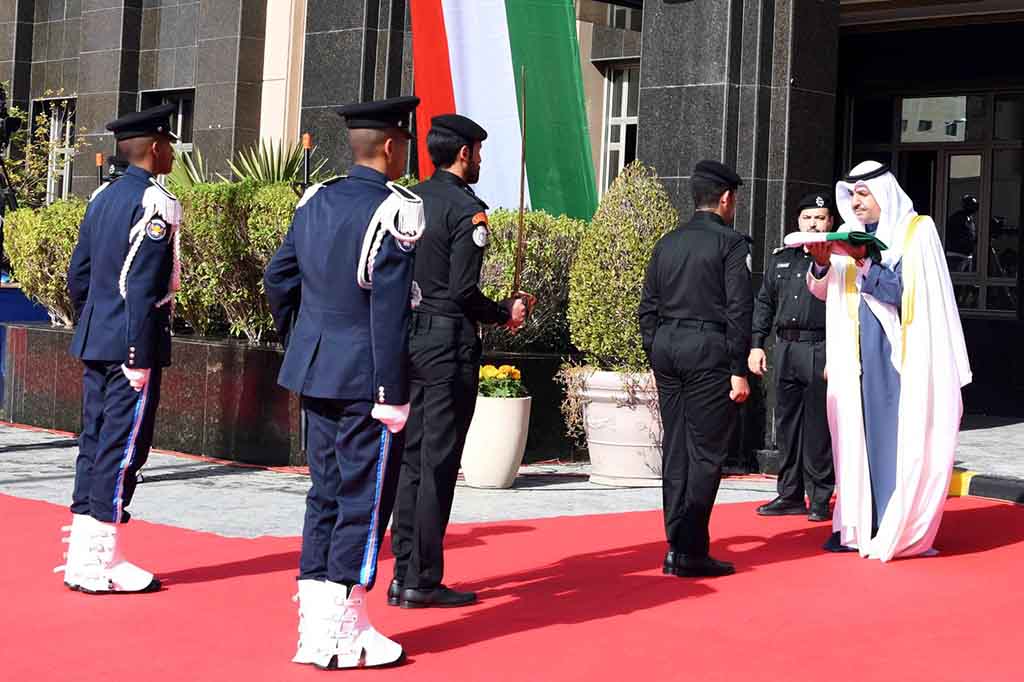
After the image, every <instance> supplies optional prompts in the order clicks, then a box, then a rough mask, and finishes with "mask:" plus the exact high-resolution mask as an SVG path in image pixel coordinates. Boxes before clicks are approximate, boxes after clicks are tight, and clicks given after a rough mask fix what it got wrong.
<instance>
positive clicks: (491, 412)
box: [462, 365, 531, 488]
mask: <svg viewBox="0 0 1024 682" xmlns="http://www.w3.org/2000/svg"><path fill="white" fill-rule="evenodd" d="M530 401H531V398H530V396H528V395H526V388H525V387H524V386H523V382H522V374H521V373H520V372H519V370H518V369H516V368H515V367H513V366H511V365H502V366H500V367H495V366H494V365H484V366H483V367H481V368H480V390H479V392H478V394H477V398H476V411H475V412H474V414H473V421H472V422H471V423H470V425H469V433H468V434H467V435H466V445H465V447H464V448H463V449H462V475H463V477H464V478H465V480H466V485H469V486H472V487H474V488H511V487H512V483H513V481H515V479H516V473H517V472H518V471H519V465H520V464H522V462H523V452H524V451H525V450H526V435H527V433H528V432H529V428H530ZM496 434H504V437H496Z"/></svg>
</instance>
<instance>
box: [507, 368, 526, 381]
mask: <svg viewBox="0 0 1024 682" xmlns="http://www.w3.org/2000/svg"><path fill="white" fill-rule="evenodd" d="M509 375H510V376H511V377H512V378H513V379H515V380H516V381H519V380H520V379H522V378H523V374H522V372H520V371H519V370H518V369H516V368H515V367H513V368H512V371H511V372H509Z"/></svg>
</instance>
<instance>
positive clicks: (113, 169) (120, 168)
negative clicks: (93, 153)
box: [107, 154, 131, 175]
mask: <svg viewBox="0 0 1024 682" xmlns="http://www.w3.org/2000/svg"><path fill="white" fill-rule="evenodd" d="M130 165H131V164H130V163H129V162H128V159H126V158H124V157H123V156H118V155H116V154H115V155H114V156H108V157H107V174H109V175H113V174H114V173H124V172H125V171H126V170H128V166H130Z"/></svg>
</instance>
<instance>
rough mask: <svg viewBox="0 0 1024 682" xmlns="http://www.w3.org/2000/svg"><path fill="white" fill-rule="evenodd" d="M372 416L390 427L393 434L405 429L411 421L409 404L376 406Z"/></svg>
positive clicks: (389, 429)
mask: <svg viewBox="0 0 1024 682" xmlns="http://www.w3.org/2000/svg"><path fill="white" fill-rule="evenodd" d="M370 416H371V417H373V418H374V419H376V420H377V421H379V422H380V423H381V424H383V425H384V426H386V427H388V431H390V432H391V433H398V432H399V431H401V430H402V429H404V428H405V422H406V421H408V419H409V403H406V404H405V405H374V406H373V409H372V410H370Z"/></svg>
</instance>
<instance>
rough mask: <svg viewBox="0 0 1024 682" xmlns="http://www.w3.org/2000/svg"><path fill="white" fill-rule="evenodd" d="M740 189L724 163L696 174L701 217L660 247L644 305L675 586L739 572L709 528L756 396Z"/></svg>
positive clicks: (668, 560)
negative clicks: (714, 553)
mask: <svg viewBox="0 0 1024 682" xmlns="http://www.w3.org/2000/svg"><path fill="white" fill-rule="evenodd" d="M742 184H743V182H742V181H741V180H740V178H739V176H738V175H736V173H735V171H733V170H732V169H731V168H729V167H727V166H725V165H723V164H721V163H719V162H717V161H701V162H700V163H698V164H697V166H696V167H695V168H694V171H693V175H692V177H691V180H690V189H691V192H692V194H693V203H694V206H695V207H696V209H697V210H696V213H695V214H694V216H693V218H691V219H690V221H689V222H688V223H686V224H685V225H683V226H682V227H679V228H677V229H675V230H673V231H672V232H669V233H668V234H666V235H665V236H664V237H662V238H661V239H660V240H659V241H658V243H657V244H656V245H655V247H654V253H653V254H652V255H651V260H650V262H649V263H648V266H647V275H646V278H645V280H644V289H643V295H642V298H641V301H640V308H639V316H640V333H641V336H642V337H643V346H644V351H645V352H646V353H647V357H648V359H649V360H650V363H651V367H652V368H653V369H654V378H655V381H656V383H657V386H658V401H659V404H660V406H661V420H662V424H663V436H662V452H663V454H662V491H663V497H664V499H663V506H664V513H665V533H666V535H667V537H668V544H669V550H668V553H667V554H666V556H665V562H664V566H663V571H664V572H665V573H667V574H673V575H677V576H687V577H696V576H720V575H728V574H730V573H733V571H734V568H733V565H732V564H731V563H729V562H726V561H718V560H716V559H714V558H712V557H711V556H710V554H709V546H710V538H709V535H708V522H709V521H710V519H711V508H712V506H713V505H714V503H715V495H716V494H717V493H718V485H719V482H720V479H721V475H722V464H723V463H724V462H725V458H726V456H727V455H728V452H729V443H730V441H731V439H732V435H733V432H734V430H735V428H736V423H737V419H738V416H739V405H740V404H741V403H743V402H744V401H745V400H746V399H747V397H748V396H749V395H750V387H749V385H748V383H747V351H748V350H749V348H750V315H751V308H752V307H753V294H752V293H751V288H750V269H749V268H750V261H749V259H750V240H749V238H748V237H746V236H745V235H743V234H740V233H739V232H736V231H735V230H734V229H733V228H732V227H731V225H732V222H733V220H734V219H735V216H736V192H737V188H738V187H740V186H741V185H742Z"/></svg>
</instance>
